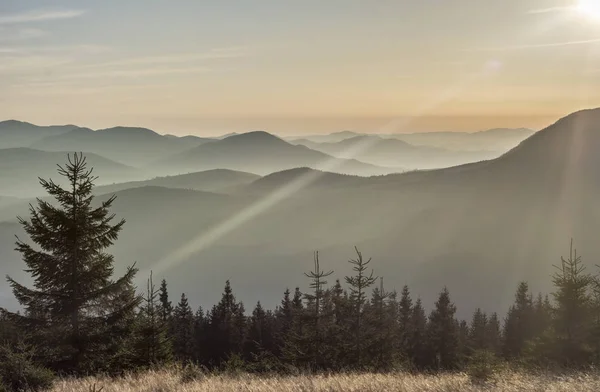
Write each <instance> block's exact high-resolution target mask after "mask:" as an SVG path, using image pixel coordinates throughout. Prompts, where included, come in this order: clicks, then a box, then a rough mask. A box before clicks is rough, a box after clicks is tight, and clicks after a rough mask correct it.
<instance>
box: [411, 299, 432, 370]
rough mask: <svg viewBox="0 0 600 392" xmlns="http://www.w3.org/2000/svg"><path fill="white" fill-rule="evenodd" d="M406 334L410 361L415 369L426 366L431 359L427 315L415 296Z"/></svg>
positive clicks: (429, 363)
mask: <svg viewBox="0 0 600 392" xmlns="http://www.w3.org/2000/svg"><path fill="white" fill-rule="evenodd" d="M408 336H409V339H408V347H407V350H408V351H407V354H408V358H409V360H410V363H411V364H412V365H413V366H414V367H416V368H417V369H421V370H422V369H425V368H427V367H428V366H430V365H431V362H432V361H431V355H430V351H429V345H428V336H427V316H426V315H425V309H424V308H423V304H422V303H421V299H420V298H417V301H416V302H415V305H414V306H413V308H412V314H411V317H410V326H409V328H408Z"/></svg>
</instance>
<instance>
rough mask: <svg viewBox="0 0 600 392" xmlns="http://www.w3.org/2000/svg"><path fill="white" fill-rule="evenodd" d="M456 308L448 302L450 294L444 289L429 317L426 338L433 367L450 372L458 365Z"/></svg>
mask: <svg viewBox="0 0 600 392" xmlns="http://www.w3.org/2000/svg"><path fill="white" fill-rule="evenodd" d="M455 313H456V306H454V304H453V303H452V302H451V301H450V293H449V292H448V289H447V288H444V290H442V292H441V293H440V296H439V298H438V300H437V302H436V303H435V308H434V309H433V311H432V312H431V314H430V316H429V323H428V326H427V336H428V338H429V341H428V342H429V346H430V348H431V350H432V355H433V359H434V364H433V365H434V367H435V368H437V369H443V370H451V369H456V368H458V365H459V362H458V360H459V351H458V348H459V331H458V323H457V322H456V319H455Z"/></svg>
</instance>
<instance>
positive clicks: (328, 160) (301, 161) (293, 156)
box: [153, 131, 400, 175]
mask: <svg viewBox="0 0 600 392" xmlns="http://www.w3.org/2000/svg"><path fill="white" fill-rule="evenodd" d="M304 166H305V167H312V168H315V169H323V168H327V167H331V168H332V169H331V171H336V172H340V173H353V174H362V175H375V174H384V173H391V172H398V171H400V169H393V168H384V167H378V166H376V165H369V164H366V163H362V162H359V161H357V160H351V159H339V158H334V157H331V156H330V155H327V154H325V153H322V152H319V151H314V150H312V149H310V148H308V147H305V146H295V145H292V144H290V143H288V142H286V141H285V140H283V139H281V138H279V137H277V136H274V135H272V134H270V133H267V132H264V131H255V132H248V133H243V134H239V135H233V136H229V137H227V138H225V139H222V140H216V141H211V142H208V143H205V144H202V145H200V146H198V147H195V148H192V149H190V150H187V151H184V152H182V153H180V154H177V155H174V156H172V157H169V158H167V159H163V160H160V161H158V162H156V163H155V164H154V165H153V168H154V170H157V171H160V170H165V171H170V172H180V173H185V172H190V171H202V170H209V169H215V168H226V169H231V170H242V171H249V172H252V173H256V174H261V175H263V174H268V173H272V172H276V171H280V170H285V169H292V168H297V167H304Z"/></svg>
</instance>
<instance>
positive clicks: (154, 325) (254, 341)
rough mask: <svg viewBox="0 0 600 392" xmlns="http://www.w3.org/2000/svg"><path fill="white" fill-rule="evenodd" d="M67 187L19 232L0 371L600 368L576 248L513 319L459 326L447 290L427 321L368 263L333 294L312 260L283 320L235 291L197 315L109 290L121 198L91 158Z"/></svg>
mask: <svg viewBox="0 0 600 392" xmlns="http://www.w3.org/2000/svg"><path fill="white" fill-rule="evenodd" d="M59 173H60V174H61V175H62V176H64V177H65V178H66V179H67V180H68V184H69V185H68V186H65V187H61V186H59V185H57V184H56V183H54V182H53V181H51V180H48V181H47V180H43V179H41V180H40V183H41V185H42V186H43V188H44V189H45V190H46V191H47V192H48V194H49V195H50V196H52V197H53V198H54V199H55V203H50V202H48V201H46V200H41V199H38V200H37V205H35V206H33V205H31V206H30V216H29V219H23V218H19V221H20V223H21V225H22V226H23V228H24V230H25V232H26V234H27V235H28V237H29V239H30V241H25V240H22V239H17V243H16V250H17V251H18V252H20V254H21V255H22V258H23V261H24V263H25V265H26V271H27V272H28V273H30V274H31V277H32V279H33V287H26V286H25V285H23V284H21V283H19V282H17V281H16V280H14V279H12V278H11V277H8V282H9V284H10V285H11V287H12V290H13V293H14V295H15V297H16V299H17V300H18V301H19V303H20V304H21V310H20V311H19V312H16V313H15V312H10V311H7V310H5V309H2V310H1V312H0V340H1V341H2V342H3V345H4V346H3V348H2V350H0V357H1V356H2V355H3V354H2V352H4V353H9V352H13V353H14V352H19V350H21V351H25V350H26V351H27V352H28V353H29V354H28V357H27V358H28V360H30V361H31V362H32V363H35V364H36V365H39V366H43V367H44V368H47V369H50V370H51V371H53V372H56V373H60V374H70V375H89V374H94V373H98V372H105V373H111V374H117V373H121V372H124V371H132V370H138V369H146V368H150V367H154V366H160V365H163V364H168V363H173V362H177V363H193V364H196V365H202V366H205V367H206V368H209V369H231V368H235V369H243V370H245V371H253V372H288V371H293V370H295V369H300V370H311V371H321V370H324V371H344V370H353V369H354V370H356V369H358V370H372V371H391V370H396V369H405V370H413V371H453V370H459V369H462V368H464V367H465V366H467V365H468V364H469V363H470V362H473V361H476V360H477V358H481V354H482V353H485V354H486V355H488V356H489V357H492V358H496V359H498V360H504V361H507V362H514V363H517V362H518V363H531V364H537V365H555V366H561V367H585V366H589V365H594V364H598V363H599V361H600V279H598V277H597V276H595V275H592V274H591V273H589V272H587V270H586V269H585V267H584V265H583V264H582V260H581V257H580V256H579V255H577V253H576V251H574V250H573V248H572V246H571V252H570V254H569V257H568V258H561V260H560V263H559V264H558V265H557V266H556V271H555V274H554V275H553V277H552V279H553V284H554V292H553V293H551V295H549V296H548V295H546V296H543V295H542V294H539V295H536V296H534V295H533V294H532V293H531V291H530V290H529V287H528V285H527V283H526V282H523V283H521V284H520V285H519V286H518V288H517V290H516V293H515V302H514V304H513V305H512V306H511V307H510V309H508V312H507V313H506V315H505V316H504V317H500V316H499V315H497V314H496V313H491V314H488V313H486V312H484V311H483V310H481V309H476V310H475V312H474V313H473V316H472V318H471V319H470V320H459V319H458V318H457V316H456V306H455V305H454V303H453V302H452V298H451V295H450V292H449V291H448V290H447V289H446V288H443V289H442V290H441V291H440V293H439V297H438V299H437V301H436V302H435V304H434V306H433V309H432V310H431V311H430V312H429V314H427V312H426V310H425V308H424V305H423V303H422V302H421V300H420V299H419V298H413V296H412V295H411V292H410V290H409V287H407V286H405V287H404V288H403V289H402V291H401V292H400V293H397V292H395V291H388V290H387V289H386V287H385V284H384V279H383V278H382V277H377V276H375V273H374V271H373V269H372V268H371V259H369V258H366V257H364V256H363V254H362V253H361V252H360V250H359V249H355V251H356V257H355V258H353V259H352V260H349V265H350V266H351V267H352V274H351V275H349V276H346V277H344V279H343V280H339V279H336V280H333V281H330V280H332V276H333V271H330V270H327V269H326V268H325V269H324V268H323V266H322V265H321V260H320V259H319V254H318V253H317V252H315V254H314V260H313V267H312V269H311V270H310V271H308V272H307V273H306V274H305V275H306V279H307V285H306V286H307V289H306V290H305V291H302V290H301V289H300V288H295V289H294V290H290V289H287V290H285V291H284V292H283V293H282V298H281V302H280V304H279V305H278V306H277V307H276V308H275V309H273V310H269V309H265V308H264V307H263V306H262V305H261V303H260V302H259V303H257V304H255V305H254V306H253V308H252V311H251V312H249V313H247V312H246V309H245V306H244V303H243V302H242V301H240V300H239V299H238V298H236V296H235V295H234V292H233V288H232V286H231V284H230V282H229V281H227V282H225V287H224V290H223V294H222V297H221V300H220V301H219V302H218V303H217V304H216V305H214V306H213V307H212V308H210V309H203V308H198V309H192V307H191V306H190V304H189V302H188V298H187V297H186V295H185V294H181V295H180V296H178V297H177V298H176V299H175V301H174V298H172V297H171V295H170V291H169V290H170V287H169V285H168V283H167V281H165V280H164V279H162V280H161V282H160V283H159V284H158V285H157V284H155V281H154V277H153V276H152V274H151V275H150V276H149V277H148V280H147V284H146V286H145V287H144V288H143V290H142V291H143V292H142V293H139V289H138V288H136V287H135V286H134V284H133V279H134V277H135V275H136V273H137V272H138V270H137V269H136V267H135V265H132V266H130V267H129V268H128V269H127V271H126V273H125V274H124V275H123V276H120V277H118V278H115V277H113V264H114V260H113V257H112V256H111V255H110V254H108V253H106V249H107V248H108V247H109V246H110V245H112V244H113V243H114V242H115V241H116V240H117V238H118V234H119V232H120V231H121V230H122V228H123V225H124V224H125V221H124V220H120V221H116V222H115V216H114V215H113V214H111V213H110V207H111V205H112V203H113V202H114V200H115V198H114V197H112V198H109V199H108V200H106V201H103V202H101V203H99V204H97V203H94V202H93V201H94V198H93V196H92V188H93V185H94V181H95V180H96V177H94V176H93V174H92V170H91V169H87V167H86V161H85V157H83V156H82V155H78V154H75V156H74V157H73V158H71V157H69V160H68V163H67V164H66V165H65V166H64V167H63V166H59ZM31 242H32V243H33V244H32V243H31ZM5 355H8V354H5Z"/></svg>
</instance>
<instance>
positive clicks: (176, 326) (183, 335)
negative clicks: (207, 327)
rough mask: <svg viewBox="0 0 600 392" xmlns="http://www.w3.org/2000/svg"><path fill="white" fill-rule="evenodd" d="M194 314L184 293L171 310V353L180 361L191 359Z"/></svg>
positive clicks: (192, 356) (192, 353) (192, 355)
mask: <svg viewBox="0 0 600 392" xmlns="http://www.w3.org/2000/svg"><path fill="white" fill-rule="evenodd" d="M193 337H194V314H193V313H192V308H191V307H190V304H189V303H188V299H187V297H186V296H185V294H181V300H180V301H179V303H178V304H177V306H175V310H174V311H173V353H174V355H175V358H176V359H177V360H179V361H181V362H188V361H191V360H193V358H194V352H193V348H194V347H193Z"/></svg>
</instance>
